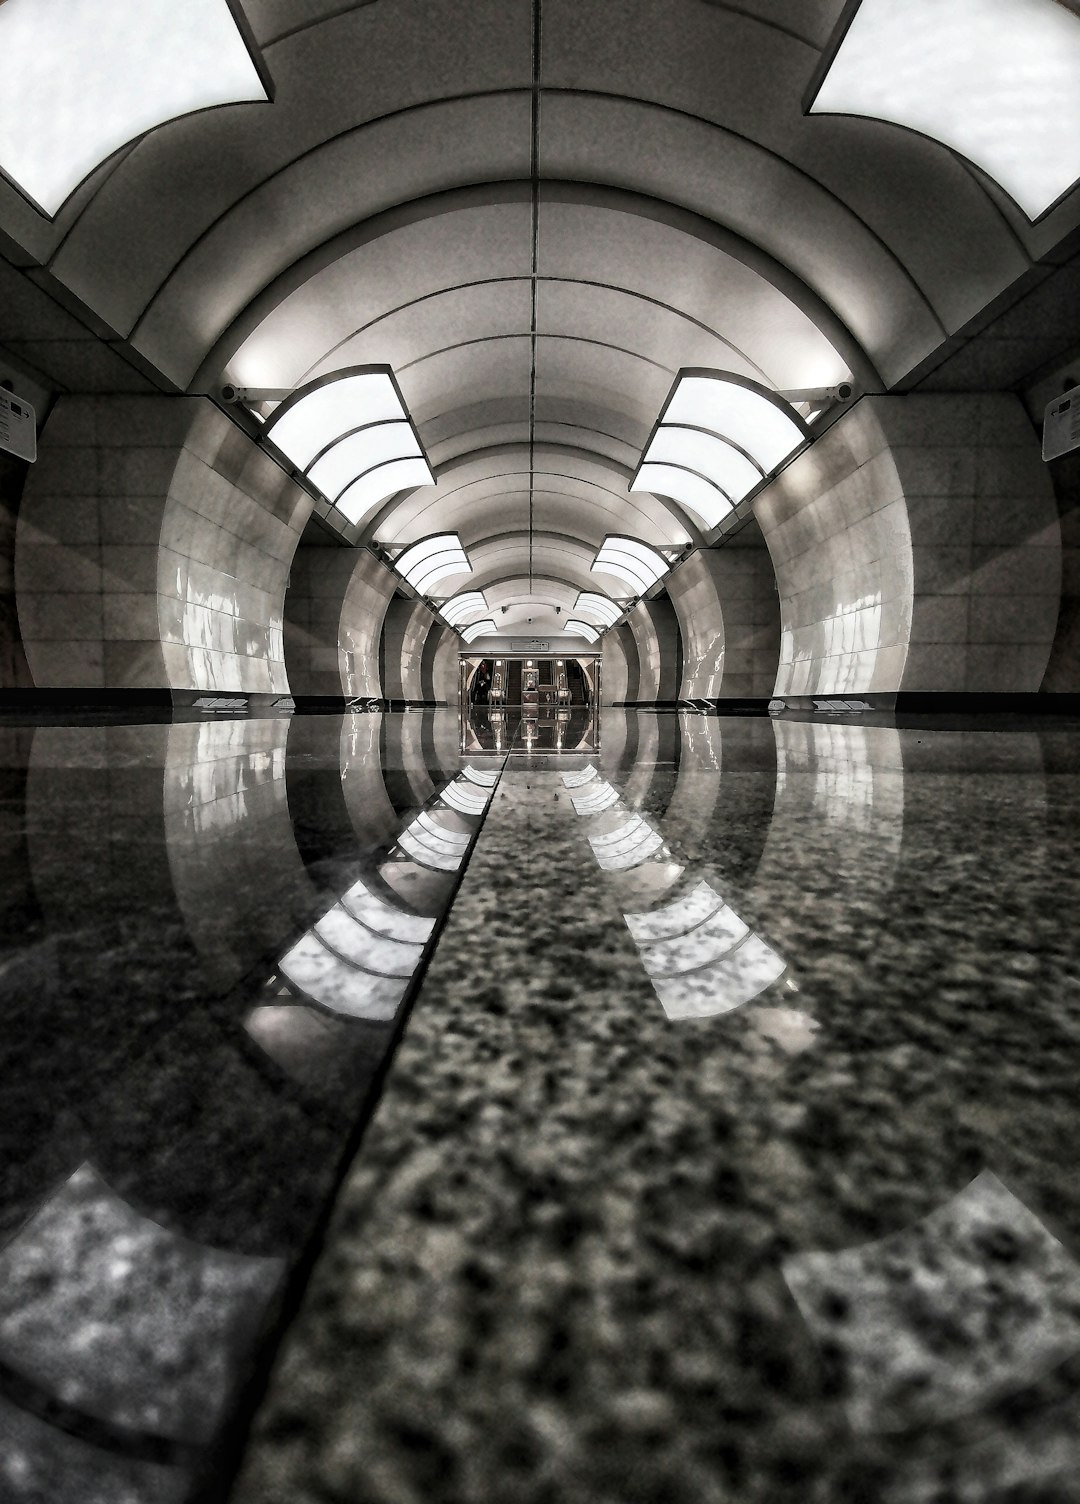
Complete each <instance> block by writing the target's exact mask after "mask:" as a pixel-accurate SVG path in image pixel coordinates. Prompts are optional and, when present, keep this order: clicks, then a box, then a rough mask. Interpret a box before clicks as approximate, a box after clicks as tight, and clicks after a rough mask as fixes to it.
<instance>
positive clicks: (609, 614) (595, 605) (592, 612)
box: [574, 590, 622, 627]
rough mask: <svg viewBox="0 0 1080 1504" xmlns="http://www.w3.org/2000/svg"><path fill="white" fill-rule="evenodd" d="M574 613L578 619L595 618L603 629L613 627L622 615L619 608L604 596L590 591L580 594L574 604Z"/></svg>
mask: <svg viewBox="0 0 1080 1504" xmlns="http://www.w3.org/2000/svg"><path fill="white" fill-rule="evenodd" d="M574 611H575V613H576V614H577V615H578V616H579V617H582V616H592V617H595V618H596V620H597V621H599V622H602V623H603V625H604V626H605V627H613V626H614V625H615V623H616V622H617V621H618V619H619V617H620V616H621V615H622V607H621V606H617V605H616V604H615V602H614V601H613V600H610V599H609V598H608V597H607V596H606V595H595V594H593V592H592V591H590V590H583V591H582V592H581V593H580V595H579V596H578V598H577V600H576V601H575V602H574Z"/></svg>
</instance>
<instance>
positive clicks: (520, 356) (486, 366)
mask: <svg viewBox="0 0 1080 1504" xmlns="http://www.w3.org/2000/svg"><path fill="white" fill-rule="evenodd" d="M530 365H531V362H530V351H529V336H528V334H527V333H526V334H522V335H518V336H516V337H513V338H507V339H494V340H492V339H489V340H484V341H482V342H480V343H478V344H474V345H465V346H463V347H461V348H458V349H454V350H444V351H440V352H438V353H437V354H435V355H432V356H431V357H430V358H428V359H427V360H422V361H418V362H416V363H414V364H413V365H411V366H410V367H409V368H408V370H406V371H401V372H398V382H399V385H400V386H401V390H402V393H403V395H404V397H405V401H406V403H407V404H408V408H409V411H410V412H411V413H412V416H413V420H414V421H415V422H416V424H417V425H418V426H419V427H420V428H421V432H423V426H424V424H426V423H427V422H428V420H429V419H431V418H433V417H435V416H437V414H439V413H442V412H445V411H446V410H447V408H450V407H457V406H459V405H465V404H468V403H473V402H481V401H483V400H484V398H485V397H494V396H496V395H498V394H499V393H505V392H524V393H526V394H527V393H528V390H529V371H530Z"/></svg>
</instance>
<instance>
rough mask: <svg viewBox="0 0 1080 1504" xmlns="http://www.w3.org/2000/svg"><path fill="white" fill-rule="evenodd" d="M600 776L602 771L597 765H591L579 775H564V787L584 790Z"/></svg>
mask: <svg viewBox="0 0 1080 1504" xmlns="http://www.w3.org/2000/svg"><path fill="white" fill-rule="evenodd" d="M599 776H600V770H599V768H598V767H597V766H596V764H595V763H592V762H591V763H589V765H588V767H587V768H582V769H581V771H580V772H579V773H564V774H563V775H562V781H563V787H564V788H568V789H583V788H584V787H585V785H586V784H587V783H591V782H592V781H593V779H594V778H598V777H599Z"/></svg>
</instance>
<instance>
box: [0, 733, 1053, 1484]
mask: <svg viewBox="0 0 1080 1504" xmlns="http://www.w3.org/2000/svg"><path fill="white" fill-rule="evenodd" d="M512 736H513V728H511V727H510V726H509V725H507V727H506V740H504V741H503V746H504V747H505V745H506V744H507V740H509V739H512ZM0 737H2V743H0V750H2V752H3V757H2V758H0V845H2V854H3V861H2V862H0V911H2V913H3V915H4V935H5V941H6V948H5V949H4V950H3V951H2V952H0V1005H2V1007H3V1010H4V1019H5V1023H6V1025H7V1028H6V1031H5V1050H4V1054H3V1058H2V1060H0V1071H2V1078H3V1092H4V1113H3V1114H2V1116H0V1145H2V1151H3V1152H2V1159H0V1169H2V1177H0V1499H3V1501H4V1504H7V1501H8V1500H10V1501H12V1504H99V1501H100V1504H158V1501H166V1504H196V1501H198V1504H211V1501H215V1504H217V1501H222V1500H224V1499H225V1498H226V1496H227V1497H228V1498H229V1500H230V1504H256V1501H258V1504H285V1501H288V1504H309V1501H310V1504H327V1501H331V1504H336V1501H340V1504H413V1501H417V1504H419V1501H421V1500H422V1501H424V1504H474V1501H476V1504H479V1501H481V1500H483V1501H484V1504H487V1501H491V1500H497V1501H500V1504H501V1501H503V1500H514V1501H518V1500H521V1501H522V1504H549V1501H550V1504H563V1501H566V1504H586V1501H588V1504H609V1501H610V1504H616V1501H618V1504H635V1501H641V1504H660V1501H664V1504H668V1501H672V1500H683V1499H687V1500H694V1501H698V1500H700V1501H704V1504H712V1501H717V1504H721V1501H725V1504H726V1501H729V1500H730V1501H733V1504H773V1501H783V1500H787V1499H792V1500H796V1499H798V1500H800V1501H802V1500H806V1501H810V1504H830V1501H833V1500H836V1501H847V1500H850V1501H860V1504H862V1501H864V1500H865V1501H878V1500H880V1501H882V1504H924V1501H925V1504H950V1501H959V1504H1007V1501H1013V1504H1036V1501H1038V1504H1077V1501H1078V1500H1080V1440H1078V1438H1080V1177H1078V1176H1077V1174H1076V1172H1075V1165H1074V1161H1075V1157H1076V1151H1075V1142H1076V1139H1077V1127H1078V1123H1080V1107H1078V1105H1077V1100H1078V1099H1077V1093H1076V1081H1077V1075H1078V1065H1080V941H1078V938H1077V933H1076V923H1075V915H1076V913H1077V912H1078V911H1080V849H1078V847H1080V841H1078V836H1077V830H1078V826H1077V816H1078V815H1080V756H1078V753H1080V728H1075V729H1074V728H1065V727H1061V726H1056V727H1054V728H1052V729H1039V728H1038V727H1035V726H1026V727H1025V726H1022V725H1020V726H1017V725H1013V726H1011V727H1010V728H1009V729H1007V730H1001V729H999V730H990V729H987V728H986V726H985V723H984V725H983V727H982V728H981V729H980V728H979V727H978V726H976V725H974V724H973V725H972V726H971V727H970V728H967V729H963V728H961V727H959V726H955V725H954V726H953V727H952V728H951V729H949V730H940V731H934V730H925V731H923V730H918V729H905V730H902V731H897V730H896V729H894V728H891V727H889V726H887V725H864V724H860V723H859V722H858V721H846V722H845V721H843V720H840V719H837V720H834V721H833V722H827V721H821V720H818V721H800V720H798V719H797V718H794V717H792V718H785V719H778V720H774V721H770V720H767V719H735V718H731V719H717V718H715V717H714V718H706V717H699V716H694V715H690V716H676V715H650V714H647V713H629V714H618V713H609V714H606V715H605V717H604V723H603V738H602V745H601V750H600V752H599V754H598V755H596V756H584V755H562V756H559V755H555V754H554V753H552V754H543V753H534V754H533V755H530V756H523V755H520V754H519V753H517V752H515V753H514V754H512V755H511V756H510V758H509V761H508V762H505V771H503V768H504V757H503V756H502V755H501V753H500V755H493V754H491V753H485V752H484V751H483V750H482V749H480V750H479V751H476V752H475V753H470V756H469V757H467V758H465V759H462V757H461V755H460V743H459V741H458V732H457V727H456V725H455V724H454V720H453V718H452V717H449V716H445V715H440V714H435V715H431V714H424V715H398V716H373V715H372V716H348V717H344V718H343V717H335V716H323V717H299V716H298V717H296V718H295V719H294V720H293V721H291V722H290V721H287V720H281V721H246V722H245V721H228V720H224V719H222V720H217V721H207V722H204V723H202V724H197V723H196V724H187V725H179V724H174V725H171V726H170V725H164V724H158V725H145V726H116V725H110V726H107V727H106V726H99V727H93V726H80V727H59V726H49V727H40V728H37V729H36V730H35V729H32V728H24V727H8V728H6V729H4V730H3V731H2V732H0ZM493 740H494V739H493ZM518 745H519V746H520V745H521V742H520V740H519V743H518ZM478 833H479V834H478ZM474 839H475V845H473V844H472V842H473V841H474ZM462 873H464V878H463V880H461V874H462ZM459 880H460V881H461V885H460V887H458V886H457V885H458V883H459ZM447 915H448V916H449V917H447ZM444 923H445V928H443V929H441V932H440V926H442V925H443V924H444ZM425 968H426V971H425ZM414 999H415V1002H414V1001H413V1000H414ZM410 1006H411V1008H412V1011H411V1012H410V1011H409V1009H410ZM406 1019H407V1025H406ZM403 1025H406V1026H405V1028H404V1034H403V1035H402V1033H401V1030H402V1026H403ZM399 1040H400V1043H399ZM395 1047H396V1053H393V1052H394V1050H395ZM387 1062H390V1064H389V1072H388V1074H387V1075H386V1076H385V1079H384V1072H385V1071H386V1070H387ZM380 1092H381V1096H380ZM376 1101H377V1106H375V1104H376ZM373 1108H374V1115H373V1116H371V1117H370V1121H368V1118H369V1115H370V1114H371V1112H372V1109H373ZM342 1177H344V1178H342ZM327 1218H329V1220H328V1221H327ZM275 1353H276V1359H275V1361H274V1363H273V1367H272V1369H271V1370H270V1371H269V1373H268V1364H269V1362H270V1359H271V1357H272V1356H273V1355H274V1354H275ZM253 1411H254V1422H253V1424H252V1425H251V1429H250V1434H249V1435H248V1439H247V1443H246V1450H244V1451H243V1454H242V1456H241V1452H240V1445H241V1442H242V1440H243V1437H244V1434H245V1431H246V1429H247V1427H248V1425H249V1421H250V1418H251V1415H252V1412H253ZM238 1462H239V1471H238V1472H237V1471H236V1469H237V1466H238Z"/></svg>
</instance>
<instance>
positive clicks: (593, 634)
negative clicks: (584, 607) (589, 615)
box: [563, 617, 600, 642]
mask: <svg viewBox="0 0 1080 1504" xmlns="http://www.w3.org/2000/svg"><path fill="white" fill-rule="evenodd" d="M563 631H564V632H566V633H568V634H569V636H571V637H584V639H585V641H586V642H599V641H600V633H599V632H598V631H597V630H596V628H595V627H590V625H589V623H588V622H587V621H577V620H576V619H575V618H574V617H571V618H570V620H569V621H568V622H567V623H566V625H565V626H564V627H563Z"/></svg>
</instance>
